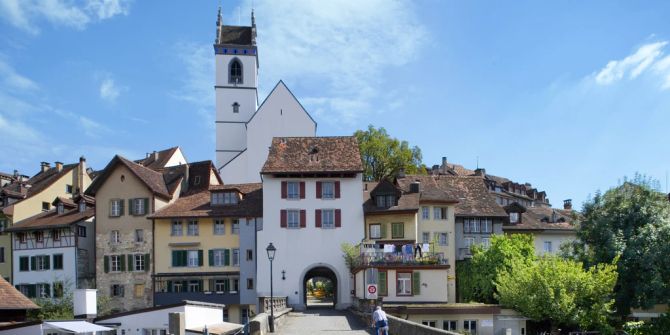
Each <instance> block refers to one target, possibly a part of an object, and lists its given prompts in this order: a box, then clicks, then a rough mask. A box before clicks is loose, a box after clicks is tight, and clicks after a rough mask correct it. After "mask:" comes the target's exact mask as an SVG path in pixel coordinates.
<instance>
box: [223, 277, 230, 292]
mask: <svg viewBox="0 0 670 335" xmlns="http://www.w3.org/2000/svg"><path fill="white" fill-rule="evenodd" d="M223 291H224V292H228V291H230V279H228V278H226V279H224V280H223Z"/></svg>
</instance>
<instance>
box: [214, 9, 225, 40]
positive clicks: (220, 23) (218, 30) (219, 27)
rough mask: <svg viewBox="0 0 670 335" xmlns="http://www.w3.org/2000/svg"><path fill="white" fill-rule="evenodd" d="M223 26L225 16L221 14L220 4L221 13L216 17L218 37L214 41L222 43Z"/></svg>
mask: <svg viewBox="0 0 670 335" xmlns="http://www.w3.org/2000/svg"><path fill="white" fill-rule="evenodd" d="M222 26H223V17H222V16H221V6H219V13H218V14H217V17H216V39H214V43H216V44H220V41H221V30H222V29H221V28H222Z"/></svg>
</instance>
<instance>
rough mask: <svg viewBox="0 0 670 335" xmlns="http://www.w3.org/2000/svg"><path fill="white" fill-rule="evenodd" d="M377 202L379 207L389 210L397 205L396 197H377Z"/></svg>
mask: <svg viewBox="0 0 670 335" xmlns="http://www.w3.org/2000/svg"><path fill="white" fill-rule="evenodd" d="M375 202H376V203H377V207H380V208H388V207H393V206H395V205H396V198H395V195H392V194H390V195H377V196H375Z"/></svg>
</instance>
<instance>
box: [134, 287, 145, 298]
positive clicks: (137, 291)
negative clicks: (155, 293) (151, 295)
mask: <svg viewBox="0 0 670 335" xmlns="http://www.w3.org/2000/svg"><path fill="white" fill-rule="evenodd" d="M133 291H134V292H133V293H134V295H135V298H142V297H144V284H135V289H134V290H133Z"/></svg>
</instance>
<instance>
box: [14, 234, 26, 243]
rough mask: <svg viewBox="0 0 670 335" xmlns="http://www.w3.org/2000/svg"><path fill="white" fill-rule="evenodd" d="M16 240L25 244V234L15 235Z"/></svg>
mask: <svg viewBox="0 0 670 335" xmlns="http://www.w3.org/2000/svg"><path fill="white" fill-rule="evenodd" d="M16 238H17V239H18V240H19V243H26V233H17V234H16Z"/></svg>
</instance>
